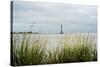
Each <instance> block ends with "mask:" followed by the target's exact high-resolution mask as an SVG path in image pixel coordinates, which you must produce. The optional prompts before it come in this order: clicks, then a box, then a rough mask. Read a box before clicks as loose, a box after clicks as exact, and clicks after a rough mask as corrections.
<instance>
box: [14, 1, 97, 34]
mask: <svg viewBox="0 0 100 67" xmlns="http://www.w3.org/2000/svg"><path fill="white" fill-rule="evenodd" d="M13 23H15V24H14V27H16V28H14V31H16V30H17V31H18V27H20V28H21V30H24V27H26V28H27V29H28V28H29V27H30V25H31V24H33V23H34V24H37V25H38V26H40V27H41V28H42V31H44V32H49V31H48V30H50V29H51V31H50V32H55V31H56V30H58V29H56V26H57V25H60V24H63V25H64V30H65V32H69V31H76V30H78V31H79V32H80V31H82V30H83V28H82V26H83V25H84V27H86V28H88V29H85V28H84V30H85V31H90V32H91V31H96V24H97V7H96V6H94V5H73V4H55V3H41V2H30V1H28V2H25V1H15V2H14V3H13ZM43 24H44V25H43ZM45 24H46V26H47V29H48V30H46V29H45V27H46V26H45ZM38 26H36V27H34V29H33V30H32V31H34V30H36V29H38V28H39V27H38ZM26 28H25V29H26ZM52 28H53V29H55V30H52ZM21 30H20V31H21ZM56 32H58V31H56Z"/></svg>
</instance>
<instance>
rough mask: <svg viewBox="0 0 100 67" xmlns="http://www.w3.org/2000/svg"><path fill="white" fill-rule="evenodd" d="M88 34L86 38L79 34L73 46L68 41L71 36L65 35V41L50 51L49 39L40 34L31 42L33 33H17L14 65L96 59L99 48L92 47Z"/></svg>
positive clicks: (14, 47)
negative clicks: (28, 34)
mask: <svg viewBox="0 0 100 67" xmlns="http://www.w3.org/2000/svg"><path fill="white" fill-rule="evenodd" d="M88 36H89V34H88V35H87V36H86V37H85V38H81V35H80V36H77V37H76V38H75V39H76V44H75V45H73V46H72V45H70V43H69V42H68V41H69V40H70V38H71V36H68V37H66V36H64V39H63V40H62V41H63V42H62V43H59V45H60V46H59V45H58V46H57V47H56V48H54V50H50V51H48V50H46V45H47V42H48V40H47V39H43V37H41V36H38V37H34V38H33V39H32V42H30V41H31V35H30V36H28V37H27V35H26V34H23V36H21V37H20V36H19V35H17V36H15V38H13V48H12V49H13V57H12V59H13V61H12V62H13V66H19V65H38V64H54V63H70V62H86V61H96V60H97V49H96V48H93V47H92V45H91V43H90V42H89V39H88V38H89V37H88ZM16 37H17V38H16ZM19 38H22V39H21V40H20V39H19ZM19 40H20V41H19ZM18 42H20V45H18ZM95 45H96V44H95Z"/></svg>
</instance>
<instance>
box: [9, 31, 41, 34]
mask: <svg viewBox="0 0 100 67" xmlns="http://www.w3.org/2000/svg"><path fill="white" fill-rule="evenodd" d="M11 33H12V34H29V33H33V34H39V32H31V31H30V32H11Z"/></svg>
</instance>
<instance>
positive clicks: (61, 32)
mask: <svg viewBox="0 0 100 67" xmlns="http://www.w3.org/2000/svg"><path fill="white" fill-rule="evenodd" d="M60 34H63V29H62V24H61V31H60Z"/></svg>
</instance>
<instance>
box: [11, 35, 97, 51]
mask: <svg viewBox="0 0 100 67" xmlns="http://www.w3.org/2000/svg"><path fill="white" fill-rule="evenodd" d="M23 38H24V39H26V40H28V41H29V42H30V45H31V43H32V42H34V41H38V40H39V41H40V44H41V45H44V43H43V42H45V45H44V46H46V48H45V49H48V50H53V49H54V48H56V47H57V46H59V47H60V46H63V44H64V43H66V44H67V45H71V46H73V45H77V43H78V42H80V43H82V42H88V44H89V45H92V46H93V48H96V47H97V34H96V33H67V34H13V39H14V40H16V44H17V45H20V44H21V42H22V40H23Z"/></svg>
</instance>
